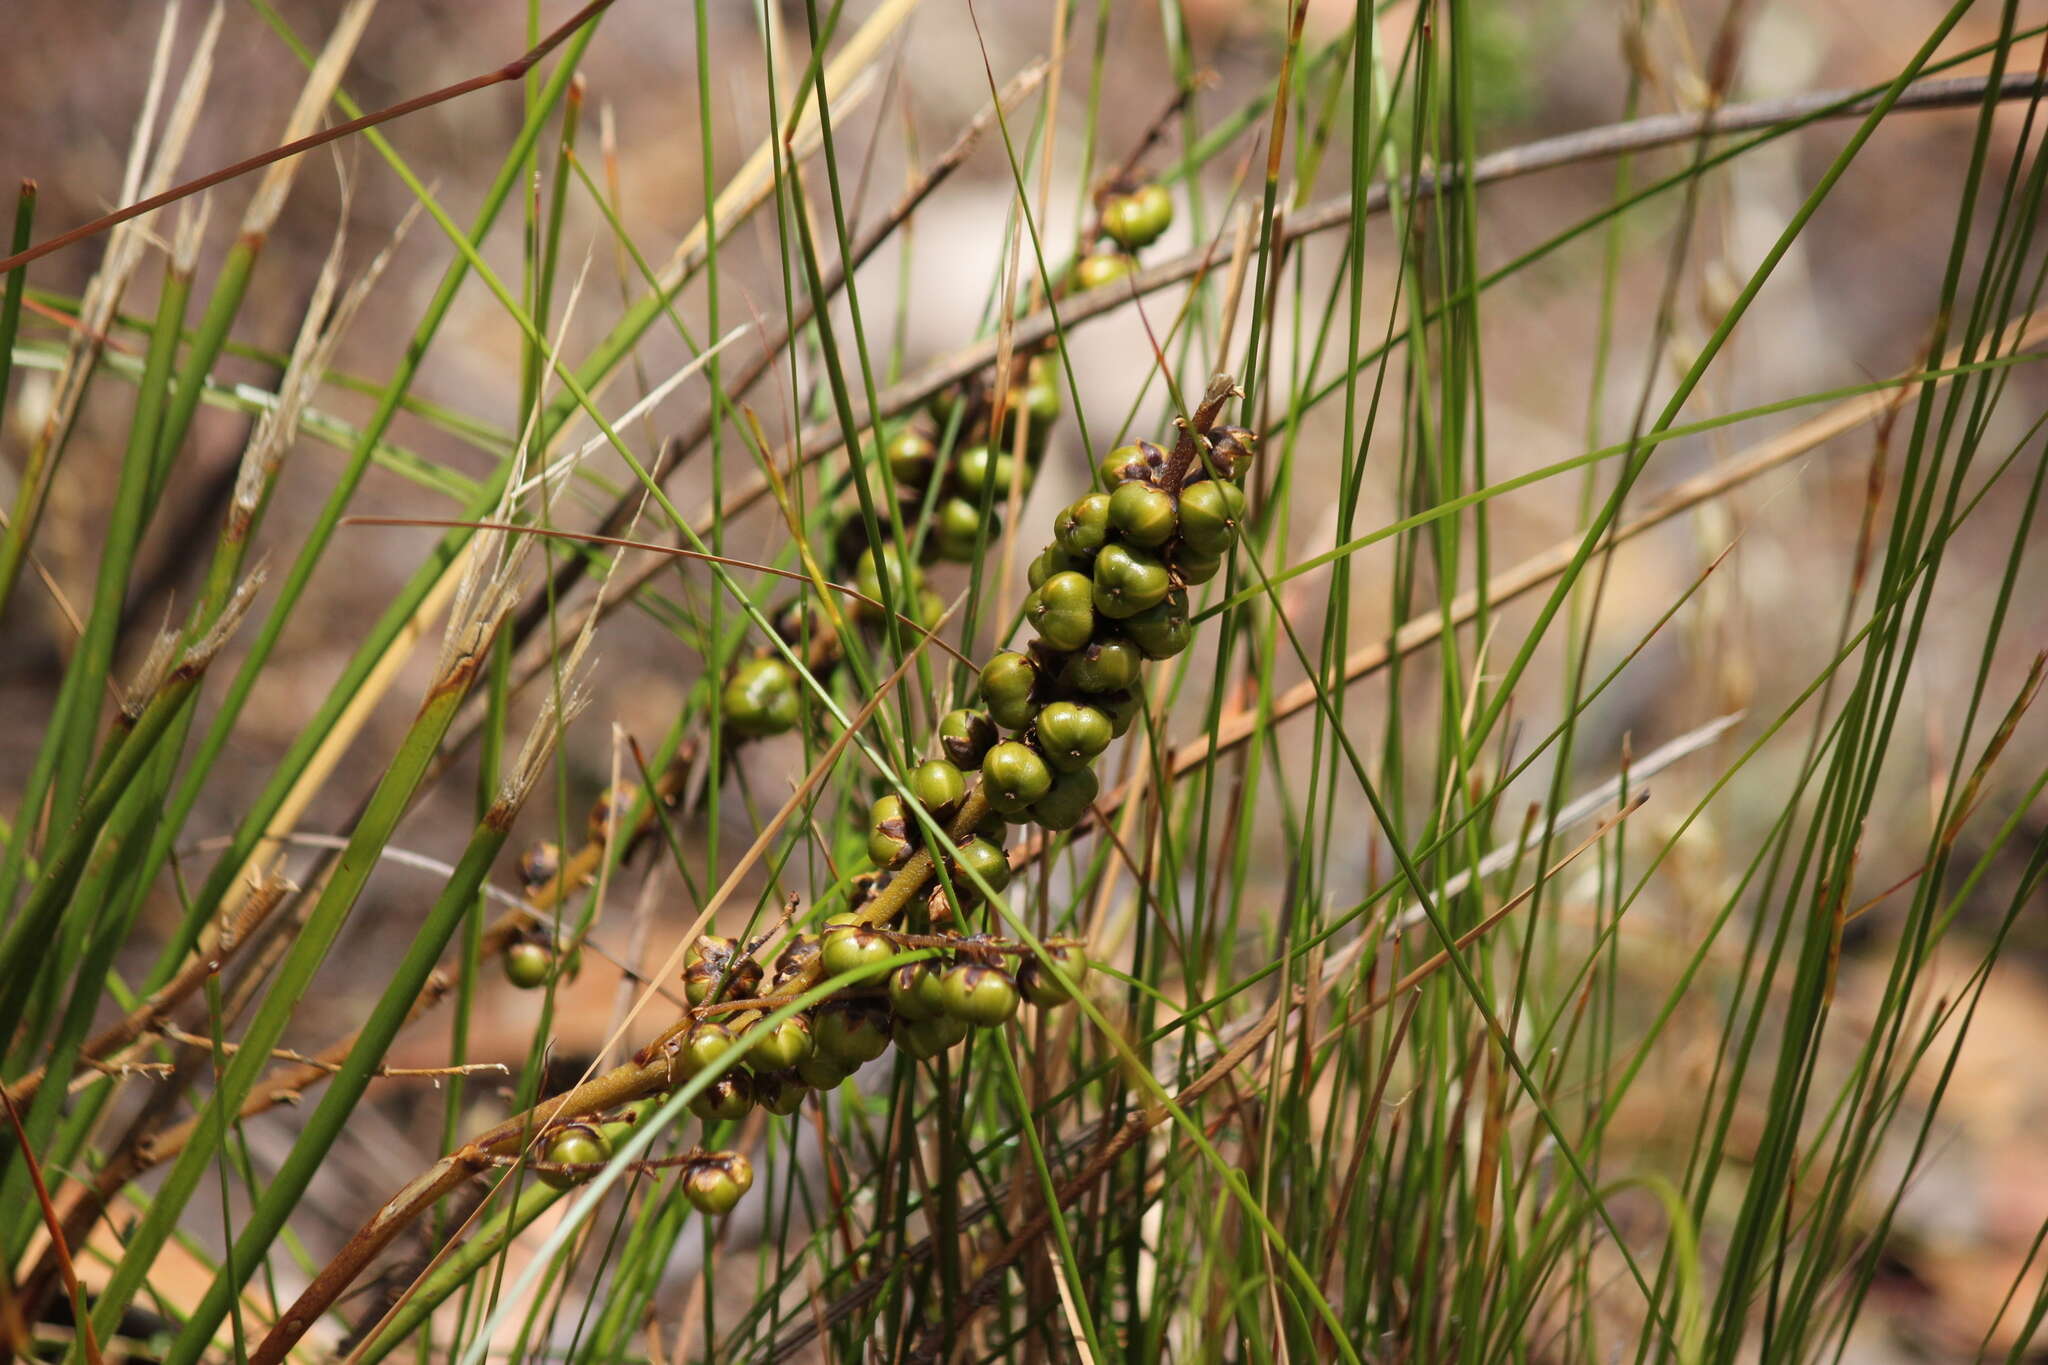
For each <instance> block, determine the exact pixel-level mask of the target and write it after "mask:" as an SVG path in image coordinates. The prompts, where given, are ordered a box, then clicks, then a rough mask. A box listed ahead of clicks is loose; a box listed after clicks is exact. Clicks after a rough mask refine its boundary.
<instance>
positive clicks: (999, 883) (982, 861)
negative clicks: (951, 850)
mask: <svg viewBox="0 0 2048 1365" xmlns="http://www.w3.org/2000/svg"><path fill="white" fill-rule="evenodd" d="M946 871H947V874H948V875H950V876H951V877H952V879H953V889H954V890H955V891H957V892H959V893H960V894H961V895H962V896H966V897H971V898H979V896H980V894H981V888H979V887H977V886H976V885H975V884H974V883H973V882H971V881H969V880H968V877H967V874H968V873H970V872H972V873H973V874H974V875H976V876H978V877H980V878H981V879H982V880H983V881H985V882H987V883H988V884H989V888H990V889H991V890H993V891H995V892H997V893H998V894H1000V893H1001V892H1002V890H1003V888H1004V887H1006V886H1008V885H1009V884H1010V858H1009V855H1008V854H1006V853H1004V852H1003V848H1002V845H1001V844H998V843H995V842H993V841H991V840H988V839H982V838H973V839H969V840H967V841H965V842H964V843H962V844H961V845H960V854H959V856H958V857H956V858H949V859H947V860H946Z"/></svg>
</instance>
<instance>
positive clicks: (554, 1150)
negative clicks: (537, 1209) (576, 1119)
mask: <svg viewBox="0 0 2048 1365" xmlns="http://www.w3.org/2000/svg"><path fill="white" fill-rule="evenodd" d="M611 1159H612V1145H611V1144H610V1143H609V1142H607V1141H605V1138H604V1134H603V1133H600V1132H599V1131H598V1130H597V1129H595V1128H593V1127H592V1126H591V1125H589V1124H587V1123H571V1124H565V1125H564V1126H562V1127H560V1128H558V1129H556V1130H555V1132H554V1135H553V1136H552V1137H550V1138H549V1139H548V1148H547V1161H548V1163H549V1164H550V1165H555V1166H602V1165H603V1164H604V1163H605V1162H607V1161H610V1160H611ZM534 1174H535V1175H538V1176H539V1177H540V1178H541V1182H542V1183H543V1184H546V1185H550V1186H553V1187H554V1188H555V1189H558V1190H566V1189H568V1188H569V1187H570V1186H571V1185H579V1184H581V1183H582V1182H584V1181H585V1180H588V1179H589V1178H590V1177H591V1176H592V1175H594V1174H596V1172H594V1171H536V1172H534Z"/></svg>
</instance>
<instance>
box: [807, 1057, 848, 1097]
mask: <svg viewBox="0 0 2048 1365" xmlns="http://www.w3.org/2000/svg"><path fill="white" fill-rule="evenodd" d="M852 1074H853V1068H852V1067H850V1066H842V1065H840V1064H839V1063H838V1062H836V1061H834V1060H832V1059H831V1058H830V1057H827V1056H824V1055H823V1054H821V1053H816V1052H813V1053H812V1054H811V1055H810V1056H808V1057H806V1058H804V1059H803V1060H802V1061H800V1062H798V1063H797V1064H796V1078H797V1079H798V1080H800V1081H802V1082H803V1083H804V1084H805V1085H807V1086H809V1087H810V1088H811V1089H813V1090H837V1089H838V1088H839V1087H840V1086H841V1085H843V1084H844V1083H845V1082H846V1078H847V1077H848V1076H851V1075H852Z"/></svg>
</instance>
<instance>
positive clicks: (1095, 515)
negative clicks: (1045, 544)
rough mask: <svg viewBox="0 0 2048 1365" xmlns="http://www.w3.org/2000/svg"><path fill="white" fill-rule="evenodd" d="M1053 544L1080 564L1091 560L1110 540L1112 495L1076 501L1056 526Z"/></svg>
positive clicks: (1089, 497) (1061, 516) (1089, 495)
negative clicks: (1104, 543) (1110, 504)
mask: <svg viewBox="0 0 2048 1365" xmlns="http://www.w3.org/2000/svg"><path fill="white" fill-rule="evenodd" d="M1052 536H1053V540H1054V541H1055V542H1056V543H1057V544H1058V545H1059V547H1060V548H1061V549H1062V550H1065V551H1066V552H1067V553H1068V554H1069V555H1071V556H1072V557H1073V558H1075V559H1077V560H1087V559H1089V558H1091V557H1093V555H1094V554H1095V552H1096V551H1097V550H1100V549H1101V548H1102V545H1103V542H1104V541H1106V540H1108V539H1109V494H1107V493H1090V494H1088V495H1087V496H1086V497H1082V498H1076V499H1075V500H1074V502H1073V503H1072V504H1071V505H1070V506H1069V507H1068V508H1067V510H1066V511H1064V512H1062V513H1060V515H1059V520H1058V521H1056V522H1054V523H1053V532H1052Z"/></svg>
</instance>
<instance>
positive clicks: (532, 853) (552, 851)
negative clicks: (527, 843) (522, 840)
mask: <svg viewBox="0 0 2048 1365" xmlns="http://www.w3.org/2000/svg"><path fill="white" fill-rule="evenodd" d="M561 875H562V846H561V845H560V844H558V843H555V842H554V841H552V840H542V841H541V842H540V843H537V844H535V845H534V846H533V847H531V848H529V849H527V850H526V852H524V853H522V854H520V855H519V881H520V884H521V885H522V886H524V887H525V888H526V894H527V895H529V896H531V895H534V894H535V893H537V892H539V891H540V890H542V889H543V888H544V887H546V886H547V885H548V884H549V883H550V882H553V881H554V880H555V879H556V878H558V877H560V876H561Z"/></svg>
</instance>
